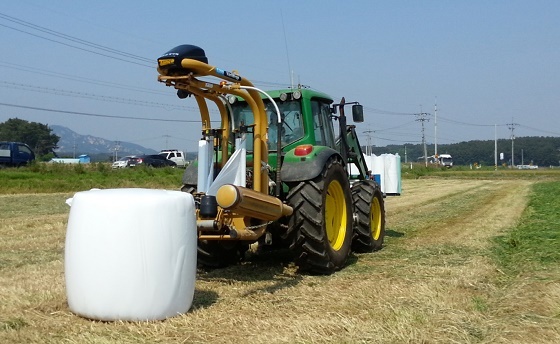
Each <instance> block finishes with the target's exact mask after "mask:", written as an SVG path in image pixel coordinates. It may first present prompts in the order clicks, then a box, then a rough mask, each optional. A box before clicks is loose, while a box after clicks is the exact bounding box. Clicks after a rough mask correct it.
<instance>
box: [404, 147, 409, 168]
mask: <svg viewBox="0 0 560 344" xmlns="http://www.w3.org/2000/svg"><path fill="white" fill-rule="evenodd" d="M407 162H408V161H407V160H406V145H404V163H405V164H406V163H407Z"/></svg>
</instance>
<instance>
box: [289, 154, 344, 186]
mask: <svg viewBox="0 0 560 344" xmlns="http://www.w3.org/2000/svg"><path fill="white" fill-rule="evenodd" d="M332 156H337V157H338V158H339V159H341V160H342V156H341V155H340V153H339V152H338V151H336V150H334V149H332V148H330V147H325V146H315V147H313V151H312V152H311V154H308V155H306V156H301V157H300V156H296V155H295V154H293V150H292V151H290V152H288V153H287V154H286V156H285V158H284V163H283V164H282V169H281V172H280V173H281V178H282V181H283V182H302V181H305V180H311V179H313V178H315V177H317V176H318V175H319V174H320V173H321V171H323V168H324V167H325V164H326V163H327V161H328V160H329V159H330V158H331V157H332Z"/></svg>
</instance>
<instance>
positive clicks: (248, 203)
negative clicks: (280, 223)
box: [216, 184, 294, 221]
mask: <svg viewBox="0 0 560 344" xmlns="http://www.w3.org/2000/svg"><path fill="white" fill-rule="evenodd" d="M216 201H217V202H218V205H219V206H220V207H222V208H223V209H225V210H230V211H234V212H236V213H237V214H240V215H243V216H248V217H252V218H255V219H259V220H265V221H274V220H278V219H279V218H281V217H282V216H289V215H291V214H292V212H293V211H294V210H293V208H292V207H290V206H289V205H287V204H284V203H282V201H281V200H279V199H278V198H276V197H273V196H269V195H267V194H264V193H261V192H257V191H254V190H251V189H247V188H244V187H241V186H235V185H231V184H227V185H223V186H222V187H220V188H219V189H218V192H217V193H216Z"/></svg>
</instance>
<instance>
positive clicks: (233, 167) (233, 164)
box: [206, 140, 247, 196]
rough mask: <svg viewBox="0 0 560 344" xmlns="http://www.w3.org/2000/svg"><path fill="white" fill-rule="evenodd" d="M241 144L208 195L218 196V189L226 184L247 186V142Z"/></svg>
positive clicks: (217, 177)
mask: <svg viewBox="0 0 560 344" xmlns="http://www.w3.org/2000/svg"><path fill="white" fill-rule="evenodd" d="M239 143H240V144H239V145H237V146H236V147H237V148H236V149H235V152H233V154H232V155H231V157H230V158H229V159H228V161H227V162H226V164H225V165H224V167H223V168H222V170H221V171H220V173H219V174H218V175H217V176H216V179H214V181H213V182H212V185H210V187H209V188H208V192H207V193H206V194H208V195H212V196H216V193H217V192H218V189H219V188H220V187H221V186H222V185H226V184H233V185H238V186H245V170H246V167H245V165H246V158H247V154H246V149H245V140H243V142H239Z"/></svg>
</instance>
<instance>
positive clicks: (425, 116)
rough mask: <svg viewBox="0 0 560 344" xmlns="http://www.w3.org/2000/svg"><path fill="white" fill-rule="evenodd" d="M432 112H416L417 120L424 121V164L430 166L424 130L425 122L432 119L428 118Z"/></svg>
mask: <svg viewBox="0 0 560 344" xmlns="http://www.w3.org/2000/svg"><path fill="white" fill-rule="evenodd" d="M429 115H430V114H429V113H427V112H420V113H418V114H416V116H417V117H418V118H417V119H416V121H419V122H421V123H422V145H423V146H424V164H425V165H426V167H428V150H427V148H426V134H425V132H424V131H425V130H424V122H426V121H429V120H430V119H429V118H428V116H429Z"/></svg>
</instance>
